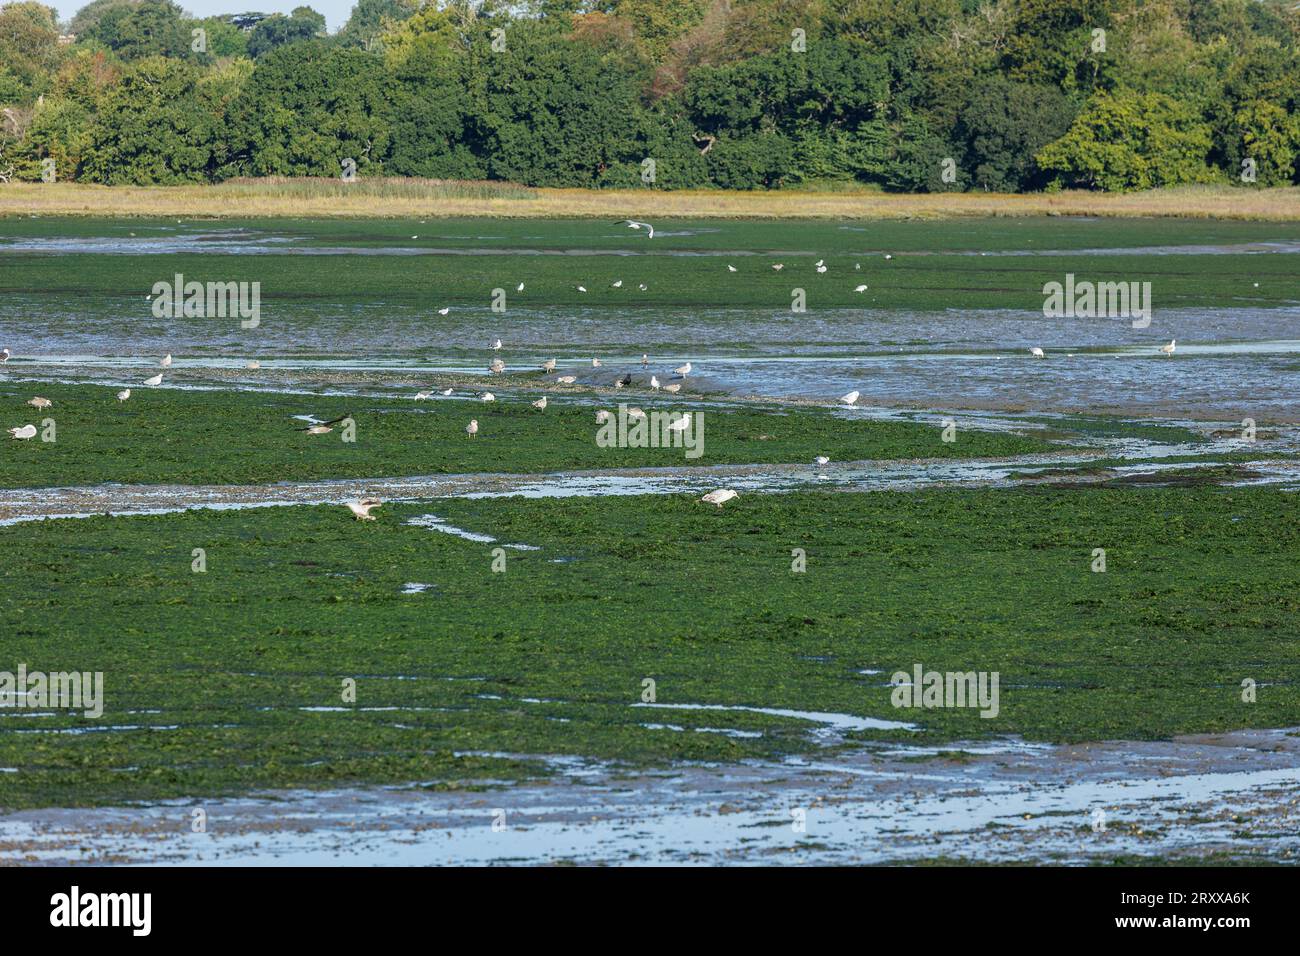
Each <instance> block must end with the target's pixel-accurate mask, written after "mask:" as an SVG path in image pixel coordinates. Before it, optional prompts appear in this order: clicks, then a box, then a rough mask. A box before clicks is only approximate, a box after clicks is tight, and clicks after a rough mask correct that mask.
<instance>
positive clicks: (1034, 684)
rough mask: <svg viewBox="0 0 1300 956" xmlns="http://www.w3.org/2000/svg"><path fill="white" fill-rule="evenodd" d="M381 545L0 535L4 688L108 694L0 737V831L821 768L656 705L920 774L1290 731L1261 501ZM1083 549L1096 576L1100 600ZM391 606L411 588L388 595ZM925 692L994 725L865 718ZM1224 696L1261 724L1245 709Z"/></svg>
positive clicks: (1284, 628) (1295, 543)
mask: <svg viewBox="0 0 1300 956" xmlns="http://www.w3.org/2000/svg"><path fill="white" fill-rule="evenodd" d="M430 512H432V513H435V514H436V515H438V516H439V517H440V518H442V519H444V520H445V521H448V522H450V523H451V524H452V525H454V526H456V527H459V528H463V529H466V530H468V531H472V532H479V533H487V534H491V535H494V536H497V537H498V538H499V539H500V540H502V541H509V542H519V543H524V544H529V545H533V546H534V547H536V548H538V549H539V550H535V551H513V550H512V551H509V552H508V557H507V564H506V570H505V571H504V572H503V573H494V572H493V571H492V569H491V565H492V560H493V558H492V555H491V553H490V549H491V547H493V546H492V545H487V544H479V543H475V542H473V541H468V540H464V539H462V538H459V537H455V536H453V535H449V534H442V533H439V532H437V531H434V530H431V529H429V528H425V527H419V526H413V525H408V524H406V523H405V522H406V521H407V520H408V519H410V518H413V517H416V516H418V515H421V514H427V513H430ZM380 514H381V518H380V520H379V521H378V522H376V523H373V524H360V523H356V522H354V521H352V520H351V518H350V516H349V515H348V514H347V513H346V512H345V511H344V510H343V509H342V508H338V507H316V508H308V507H296V508H270V509H264V510H260V511H254V512H226V513H220V512H189V513H185V514H181V515H168V516H156V517H139V518H127V519H122V518H116V519H114V518H90V519H80V520H63V521H47V522H40V523H37V524H29V525H20V526H13V527H5V528H0V607H3V609H4V610H3V612H0V614H2V619H3V622H4V626H5V632H6V634H7V635H8V636H7V637H6V642H5V656H4V660H3V662H0V670H8V671H11V672H12V671H16V670H17V667H18V665H19V664H20V663H25V664H26V665H27V666H28V668H29V669H32V670H45V671H56V670H70V669H77V670H83V671H96V670H101V671H103V672H104V674H105V696H106V705H105V712H104V715H103V717H102V718H100V719H99V720H90V719H86V718H83V717H80V716H66V715H63V714H56V715H53V716H44V717H37V716H33V715H31V714H29V713H26V712H24V711H22V710H12V711H3V712H0V767H4V768H14V770H15V771H16V772H6V773H0V806H6V807H19V806H38V805H77V804H88V803H113V802H116V801H120V800H124V799H133V798H161V797H171V796H180V795H195V794H208V793H215V792H223V791H240V790H247V789H250V788H255V787H285V786H296V785H309V786H334V785H340V784H348V783H360V782H376V781H404V780H405V781H410V780H422V781H427V782H431V783H438V784H447V783H453V782H457V781H465V780H467V779H482V778H484V777H492V778H497V779H501V778H509V777H514V776H518V775H520V774H523V773H527V772H541V768H540V766H534V767H532V768H531V769H530V768H529V767H528V766H527V765H526V764H524V763H521V762H520V761H518V760H505V759H499V760H494V759H489V758H485V757H481V756H468V755H467V754H483V753H495V752H506V753H510V754H524V755H527V754H548V753H549V754H579V755H586V756H594V757H603V758H611V759H619V760H624V761H627V762H629V763H631V764H648V763H661V762H664V761H668V760H674V759H700V760H718V761H730V760H736V759H741V758H745V757H759V756H771V755H775V754H781V753H788V752H798V751H803V750H806V749H808V748H809V747H811V746H813V744H812V743H811V741H810V737H809V733H808V731H809V729H810V726H811V725H810V724H808V723H807V722H805V721H801V720H796V719H791V718H784V717H776V716H768V715H763V714H758V713H752V712H717V711H663V710H659V711H647V710H644V709H640V708H636V707H633V706H631V705H632V704H634V703H636V702H637V701H639V700H640V695H641V693H642V687H643V685H642V681H643V679H645V678H653V679H654V680H655V681H656V684H657V691H656V693H657V701H658V702H659V703H710V704H741V705H752V706H764V707H786V708H797V709H800V710H814V711H826V712H837V713H846V714H855V715H869V716H875V717H880V718H884V719H889V720H898V719H903V720H910V721H915V722H916V723H918V724H920V725H921V726H922V728H923V732H922V733H921V734H919V735H911V734H909V735H907V739H909V740H910V739H919V740H925V741H952V740H960V739H963V738H972V737H981V736H987V735H991V734H993V735H996V734H1012V733H1016V734H1024V735H1026V736H1028V737H1030V738H1032V739H1037V740H1086V739H1091V740H1097V739H1108V738H1151V737H1160V736H1165V735H1170V734H1174V733H1178V732H1183V731H1212V730H1226V729H1230V728H1241V727H1277V726H1286V725H1288V724H1292V723H1294V722H1295V714H1296V713H1297V706H1300V690H1298V689H1297V688H1300V683H1297V678H1300V670H1298V669H1297V663H1296V662H1297V659H1298V657H1297V654H1298V653H1300V637H1297V635H1296V633H1295V628H1294V622H1295V620H1296V618H1297V614H1298V613H1300V602H1298V599H1297V597H1296V595H1297V594H1300V560H1297V557H1296V555H1297V554H1300V522H1298V521H1297V518H1296V514H1295V508H1294V496H1293V495H1290V494H1287V493H1285V492H1278V491H1271V490H1264V489H1232V490H1219V489H1182V490H1178V491H1164V490H1158V489H1144V490H1095V489H1094V490H1082V491H1077V492H1054V493H1039V492H1033V491H1025V492H994V491H947V492H936V493H923V494H906V493H869V494H822V493H800V494H788V495H766V496H748V495H746V496H742V497H741V498H739V499H737V500H736V501H735V502H732V503H731V504H730V505H729V506H728V507H726V508H724V509H722V510H721V511H718V510H716V509H713V508H711V507H709V506H707V505H702V504H699V503H698V502H696V501H694V500H693V499H692V498H689V497H648V498H604V499H594V500H579V499H569V500H527V499H520V498H513V499H505V500H491V501H487V500H442V501H438V502H436V503H433V504H431V505H390V506H386V507H385V508H383V509H381V512H380ZM1098 547H1102V548H1105V549H1106V550H1107V569H1106V571H1105V573H1094V572H1093V571H1092V570H1091V563H1092V560H1093V558H1092V549H1094V548H1098ZM194 548H204V549H205V550H206V555H207V570H206V572H204V573H195V572H194V571H193V570H192V566H191V562H192V560H193V559H192V549H194ZM794 548H803V549H805V551H806V553H807V570H806V572H804V573H792V571H791V560H792V558H791V550H792V549H794ZM412 582H414V583H422V584H427V585H430V587H429V589H427V590H425V591H423V592H422V593H416V594H403V593H401V592H402V590H403V588H404V586H405V585H406V584H408V583H412ZM916 663H921V664H923V665H924V666H925V668H926V669H935V670H940V671H945V670H962V671H965V670H976V671H980V670H984V671H997V672H999V674H1000V680H1001V701H1000V711H999V714H998V716H997V717H996V718H994V719H982V718H980V717H979V716H978V715H977V713H976V712H975V711H974V710H968V709H963V710H957V709H937V710H924V711H918V710H911V711H909V710H897V709H895V708H894V707H892V706H891V704H890V689H889V688H888V687H887V686H883V685H884V684H885V683H886V682H887V681H888V679H889V675H890V674H891V673H892V672H894V671H895V670H904V671H907V670H910V669H911V667H912V666H913V665H914V664H916ZM863 671H873V672H879V673H872V674H866V673H863ZM345 678H354V679H355V680H356V681H357V697H356V701H355V705H353V704H352V703H345V702H344V700H343V698H342V686H343V685H342V682H343V680H344V679H345ZM397 678H402V679H397ZM1245 678H1252V679H1254V680H1256V681H1258V682H1259V684H1260V688H1259V699H1258V702H1257V703H1253V704H1248V703H1243V702H1242V700H1241V689H1240V685H1241V682H1242V680H1243V679H1245ZM339 708H342V709H341V710H340V709H339ZM364 708H369V709H364ZM390 708H398V709H395V710H394V709H390ZM646 724H671V725H674V726H677V727H683V728H686V729H685V730H683V731H673V730H671V729H664V728H657V729H656V728H653V727H647V726H645V725H646ZM694 728H712V729H714V730H717V729H720V728H721V729H729V730H733V731H734V730H739V731H744V732H746V733H749V734H752V736H743V737H741V736H729V735H726V734H723V733H718V732H699V733H695V732H691V730H692V729H694ZM74 731H76V732H74ZM864 733H865V734H866V735H867V736H872V735H874V732H864ZM888 733H889V734H890V735H892V736H900V733H899V732H897V731H894V732H888ZM458 754H460V755H461V756H457V755H458Z"/></svg>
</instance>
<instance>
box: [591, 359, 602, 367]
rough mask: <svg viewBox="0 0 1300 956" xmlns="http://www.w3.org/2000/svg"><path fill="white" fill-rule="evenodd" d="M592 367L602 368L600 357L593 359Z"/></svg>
mask: <svg viewBox="0 0 1300 956" xmlns="http://www.w3.org/2000/svg"><path fill="white" fill-rule="evenodd" d="M591 367H592V368H600V359H598V358H594V359H592V360H591Z"/></svg>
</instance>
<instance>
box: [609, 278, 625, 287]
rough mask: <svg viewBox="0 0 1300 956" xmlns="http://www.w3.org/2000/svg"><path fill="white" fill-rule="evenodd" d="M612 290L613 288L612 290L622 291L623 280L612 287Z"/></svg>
mask: <svg viewBox="0 0 1300 956" xmlns="http://www.w3.org/2000/svg"><path fill="white" fill-rule="evenodd" d="M610 288H611V289H621V288H623V280H622V279H619V280H618V281H617V282H615V283H614V284H613V285H611V286H610Z"/></svg>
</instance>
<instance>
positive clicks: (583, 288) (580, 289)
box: [578, 285, 587, 292]
mask: <svg viewBox="0 0 1300 956" xmlns="http://www.w3.org/2000/svg"><path fill="white" fill-rule="evenodd" d="M578 291H579V292H586V291H587V287H586V286H585V285H580V286H578Z"/></svg>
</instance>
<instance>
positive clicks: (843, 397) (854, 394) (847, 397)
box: [840, 390, 861, 405]
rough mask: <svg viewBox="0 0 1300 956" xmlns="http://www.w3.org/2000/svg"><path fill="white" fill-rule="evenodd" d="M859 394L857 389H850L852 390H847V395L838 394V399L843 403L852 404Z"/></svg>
mask: <svg viewBox="0 0 1300 956" xmlns="http://www.w3.org/2000/svg"><path fill="white" fill-rule="evenodd" d="M860 394H861V393H860V392H858V391H856V390H855V391H852V392H849V394H847V395H841V396H840V401H841V402H843V403H844V404H845V405H852V404H853V403H854V402H856V401H857V400H858V396H859V395H860Z"/></svg>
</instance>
